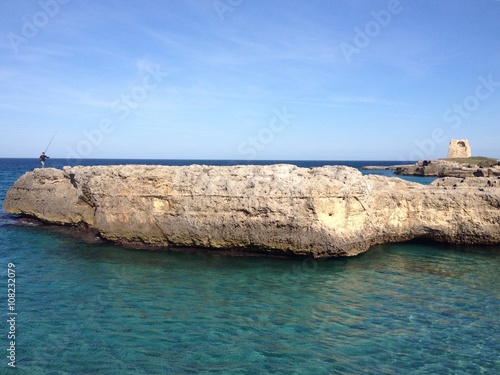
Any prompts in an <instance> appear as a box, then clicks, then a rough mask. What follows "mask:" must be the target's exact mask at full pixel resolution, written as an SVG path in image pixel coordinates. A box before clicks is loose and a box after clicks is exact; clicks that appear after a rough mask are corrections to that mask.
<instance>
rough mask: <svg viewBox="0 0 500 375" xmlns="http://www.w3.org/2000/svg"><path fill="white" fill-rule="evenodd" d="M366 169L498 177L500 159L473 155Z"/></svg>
mask: <svg viewBox="0 0 500 375" xmlns="http://www.w3.org/2000/svg"><path fill="white" fill-rule="evenodd" d="M362 169H365V170H394V173H395V174H398V175H403V176H428V177H459V178H463V177H496V176H500V160H498V159H492V158H482V157H471V158H463V159H436V160H421V161H419V162H417V163H415V164H403V165H391V166H385V167H384V166H382V167H381V166H365V167H363V168H362Z"/></svg>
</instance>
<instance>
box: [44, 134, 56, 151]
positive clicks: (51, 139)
mask: <svg viewBox="0 0 500 375" xmlns="http://www.w3.org/2000/svg"><path fill="white" fill-rule="evenodd" d="M56 134H57V131H56V132H55V133H54V135H53V136H52V138H50V142H49V144H48V145H47V148H45V151H44V153H45V152H47V150H48V149H49V146H50V144H51V143H52V141H53V140H54V137H55V136H56Z"/></svg>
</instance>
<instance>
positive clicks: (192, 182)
mask: <svg viewBox="0 0 500 375" xmlns="http://www.w3.org/2000/svg"><path fill="white" fill-rule="evenodd" d="M499 208H500V180H499V179H498V178H497V177H494V178H484V177H482V178H481V177H479V178H474V179H460V178H445V179H440V180H437V181H435V182H434V183H433V184H431V185H429V186H424V185H420V184H417V183H411V182H406V181H403V180H401V179H398V178H387V177H382V176H375V175H368V176H362V175H361V173H360V172H359V171H358V170H356V169H353V168H349V167H343V166H329V167H322V168H309V169H307V168H299V167H296V166H292V165H272V166H231V167H216V166H203V165H192V166H186V167H169V166H152V165H149V166H147V165H144V166H137V165H125V166H102V167H101V166H95V167H72V168H70V167H65V168H64V170H56V169H35V170H34V171H33V172H28V173H26V174H25V175H23V176H22V177H21V178H20V179H19V180H18V181H17V182H16V183H15V184H14V186H13V187H11V189H10V190H9V191H8V193H7V197H6V199H5V201H4V209H5V210H6V211H8V212H10V213H14V214H22V215H27V216H32V217H36V218H38V219H40V220H43V221H46V222H50V223H56V224H78V223H84V224H87V225H89V226H91V227H93V228H95V229H96V230H98V231H99V233H100V235H101V236H102V237H103V238H106V239H109V240H112V241H117V242H122V243H127V242H128V243H144V244H148V245H152V246H167V247H168V246H197V247H206V248H216V249H229V248H234V249H240V250H244V251H257V252H261V253H266V252H277V253H283V254H297V255H305V256H314V257H329V256H345V255H347V256H350V255H356V254H359V253H361V252H363V251H366V250H367V249H368V248H369V247H370V246H372V245H374V244H380V243H388V242H400V241H406V240H411V239H414V238H429V239H434V240H436V241H442V242H448V243H464V244H480V243H481V244H497V243H500V210H499Z"/></svg>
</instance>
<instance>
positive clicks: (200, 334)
mask: <svg viewBox="0 0 500 375" xmlns="http://www.w3.org/2000/svg"><path fill="white" fill-rule="evenodd" d="M51 162H52V163H53V165H54V166H57V167H59V166H60V165H59V162H58V161H53V160H51ZM61 163H62V164H64V163H63V161H61ZM87 163H89V164H98V163H99V164H102V163H107V164H108V163H111V162H108V161H88V162H87ZM141 163H144V161H141ZM162 163H165V164H182V163H183V162H181V161H175V162H174V161H172V162H162ZM186 163H188V162H186ZM217 163H219V164H220V163H221V162H217ZM304 163H306V164H305V166H307V165H308V164H307V163H310V162H304ZM371 163H372V164H373V162H371ZM62 164H61V165H62ZM323 164H324V163H323ZM349 164H350V165H353V166H355V167H357V166H358V165H357V164H356V163H354V162H350V163H349ZM364 164H369V163H364ZM388 164H390V163H388ZM0 165H1V169H0V170H1V172H0V198H1V199H2V200H3V197H4V196H5V192H6V190H7V188H8V187H9V186H10V185H11V184H12V183H13V182H14V181H15V179H16V178H17V177H19V176H20V174H22V173H23V172H24V171H26V170H29V169H32V168H33V167H35V166H37V164H36V160H8V159H4V160H0ZM379 173H386V172H385V171H384V172H379ZM186 250H191V251H187V252H185V253H172V252H168V251H155V252H144V251H138V250H133V249H124V248H121V247H119V246H114V245H110V244H107V243H101V242H98V241H96V242H93V243H92V242H90V243H89V242H88V241H85V240H84V239H82V238H80V237H77V236H74V235H73V234H72V233H71V232H67V231H65V230H61V229H59V228H53V227H47V226H39V225H33V224H23V223H19V222H18V221H16V220H15V219H14V218H13V217H11V216H9V215H7V214H5V213H4V212H3V211H2V212H0V258H1V260H2V261H1V267H2V272H1V277H2V279H3V281H2V283H1V284H0V285H3V288H4V291H3V292H2V293H1V295H3V296H4V297H3V299H4V302H3V303H0V314H1V315H3V316H4V319H2V321H3V325H2V331H3V332H4V334H2V335H0V337H2V338H1V339H0V347H1V348H2V349H3V353H4V355H3V356H2V358H3V359H1V360H0V374H10V373H19V374H122V375H123V374H361V373H367V374H402V373H404V374H495V373H500V360H499V353H500V322H499V319H498V311H500V292H499V290H500V289H499V288H500V276H499V272H498V270H499V269H500V246H491V247H482V246H474V247H472V246H470V247H455V246H444V245H430V244H417V243H411V244H396V245H387V246H377V247H374V248H372V249H371V250H370V251H368V252H367V253H365V254H363V255H361V256H358V257H355V258H342V259H333V260H322V261H317V260H313V259H264V258H247V257H228V256H222V255H218V254H212V253H210V252H206V251H205V252H201V251H197V252H196V251H192V250H194V249H186ZM9 263H13V264H15V271H16V302H15V309H16V310H15V311H16V312H17V315H16V325H15V329H16V331H15V333H16V338H15V347H16V366H17V368H16V369H15V370H14V369H10V368H9V366H8V362H9V359H8V358H7V355H5V353H8V350H7V349H8V348H9V345H10V343H9V341H10V340H8V338H7V333H8V332H9V324H8V323H7V319H9V317H10V315H8V298H7V278H8V274H7V269H8V264H9Z"/></svg>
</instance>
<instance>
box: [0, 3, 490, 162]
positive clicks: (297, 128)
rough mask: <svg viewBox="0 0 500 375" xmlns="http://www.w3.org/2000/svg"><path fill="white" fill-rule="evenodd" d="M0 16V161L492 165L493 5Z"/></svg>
mask: <svg viewBox="0 0 500 375" xmlns="http://www.w3.org/2000/svg"><path fill="white" fill-rule="evenodd" d="M0 7H1V13H0V36H1V38H0V48H1V53H0V128H1V132H2V136H1V137H0V139H1V140H0V142H1V143H0V146H1V147H0V157H37V156H38V155H39V153H40V152H41V151H43V150H44V149H45V147H46V146H47V144H48V143H49V141H50V140H51V138H52V136H53V135H54V134H55V137H54V139H53V141H52V143H51V145H50V148H49V150H48V152H47V153H48V154H49V155H50V156H52V157H59V158H72V159H78V158H156V159H199V158H203V159H245V160H251V159H319V160H415V159H422V158H437V157H445V156H446V152H447V147H448V142H449V139H451V138H457V139H460V138H466V139H469V141H470V144H471V147H472V151H473V154H475V155H484V156H494V157H500V149H499V144H500V131H499V125H500V111H499V108H500V42H499V40H500V39H499V37H500V22H499V20H500V1H496V0H468V1H465V0H454V1H432V2H431V1H425V2H424V1H415V0H411V1H410V0H401V1H398V0H389V1H374V0H357V1H343V0H311V1H303V0H286V1H285V0H274V1H270V0H252V1H251V0H182V1H181V0H170V1H160V0H157V1H156V0H150V1H146V2H139V1H112V0H109V1H97V0H87V1H81V0H41V1H7V0H0Z"/></svg>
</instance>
